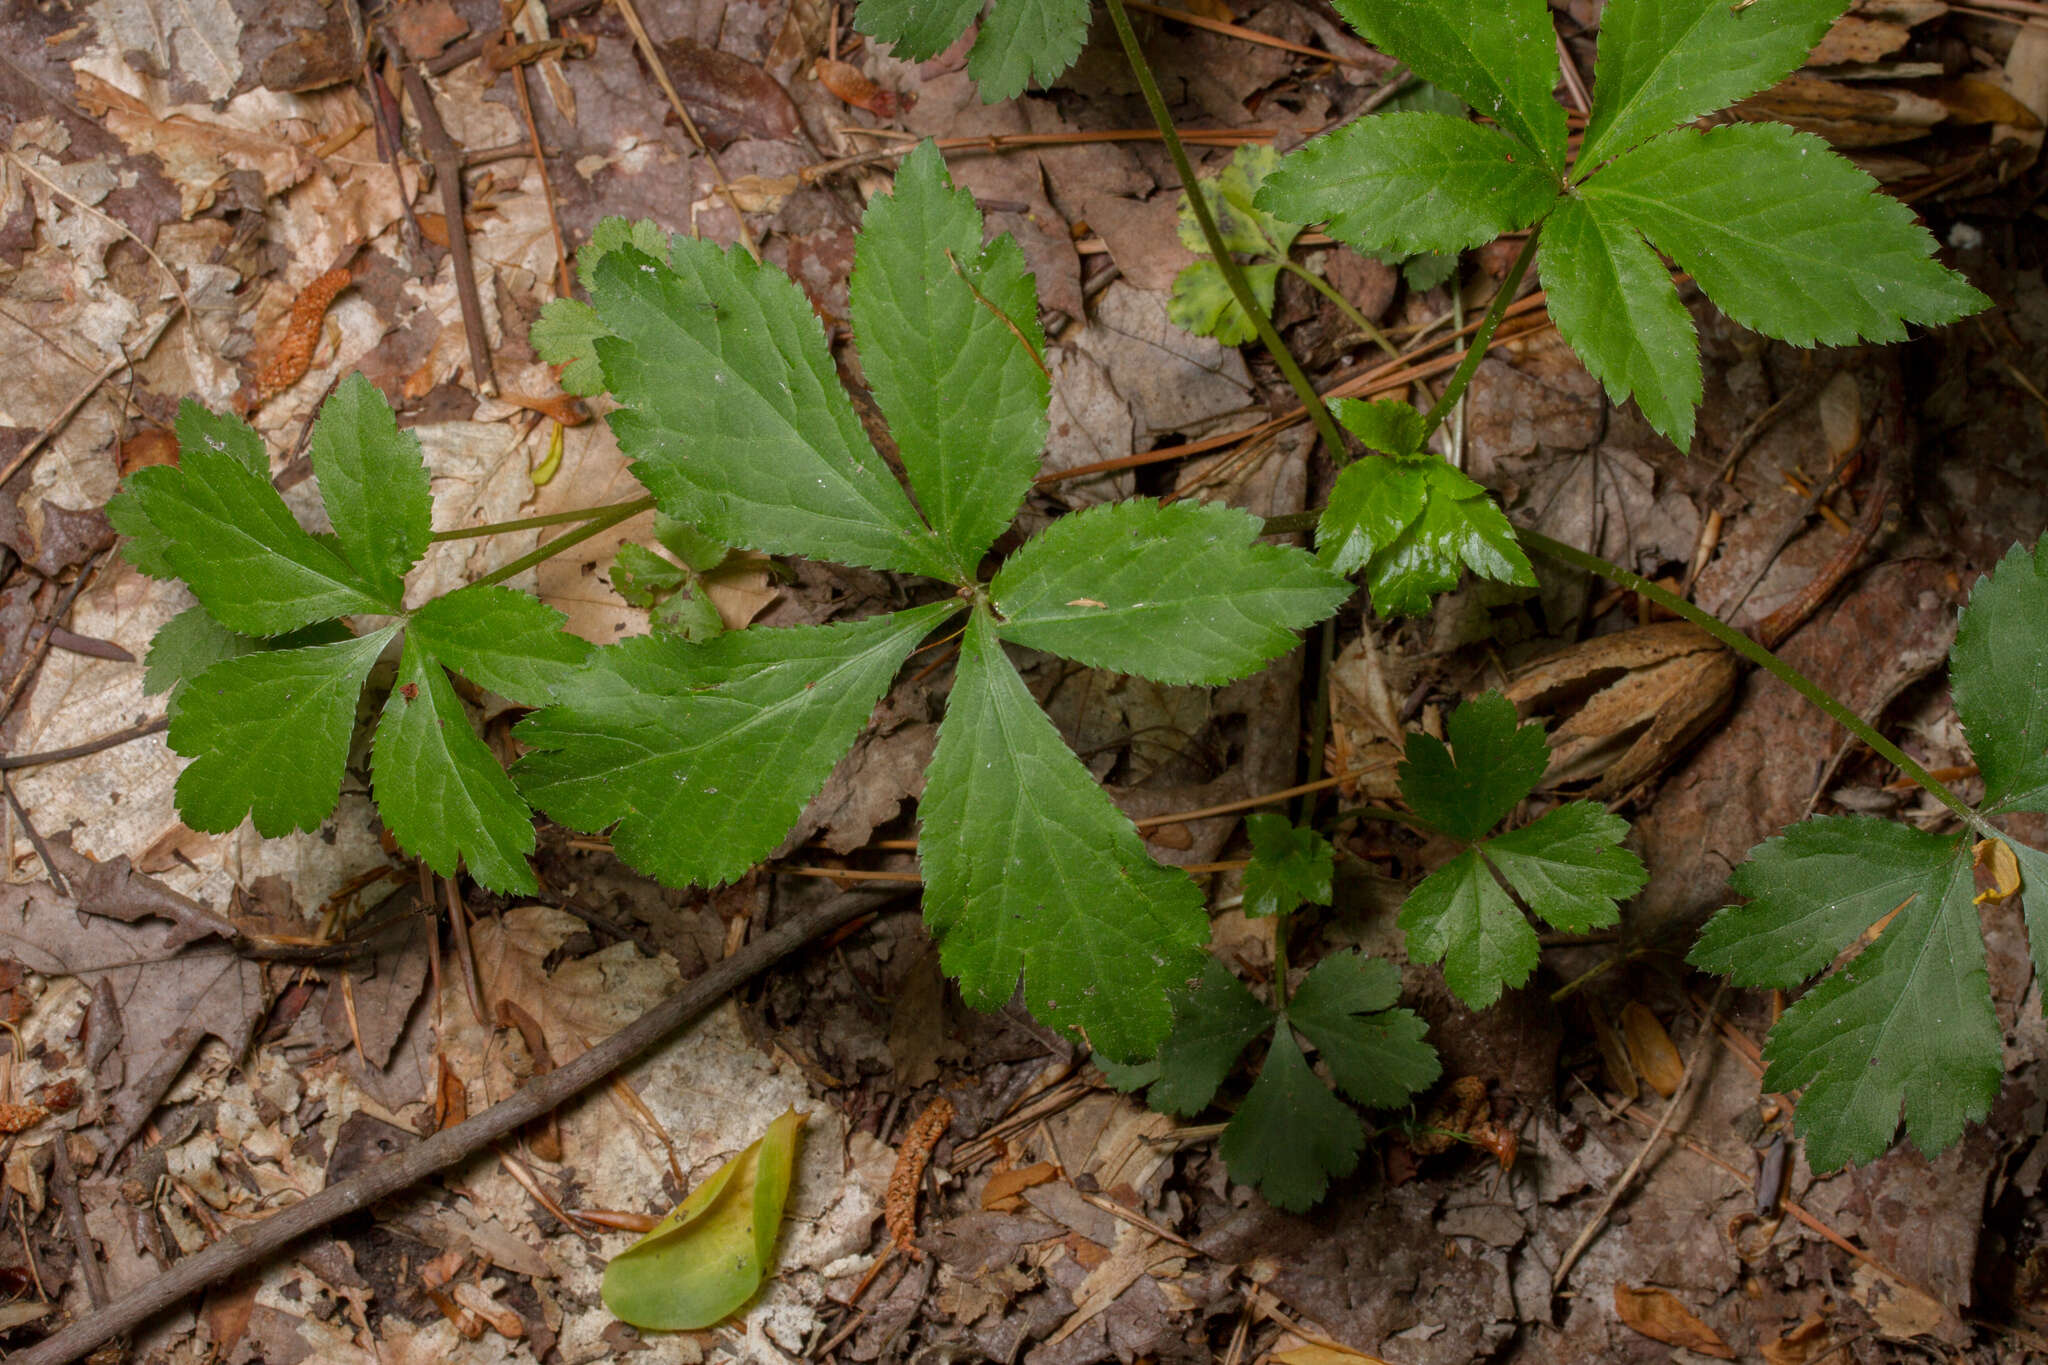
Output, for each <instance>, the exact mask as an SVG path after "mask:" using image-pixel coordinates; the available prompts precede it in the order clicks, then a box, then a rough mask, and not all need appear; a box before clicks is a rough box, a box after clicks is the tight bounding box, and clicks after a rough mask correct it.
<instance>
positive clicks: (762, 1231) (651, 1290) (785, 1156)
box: [601, 1109, 805, 1332]
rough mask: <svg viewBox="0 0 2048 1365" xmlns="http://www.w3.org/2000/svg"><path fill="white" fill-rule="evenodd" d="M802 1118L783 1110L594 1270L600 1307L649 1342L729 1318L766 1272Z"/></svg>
mask: <svg viewBox="0 0 2048 1365" xmlns="http://www.w3.org/2000/svg"><path fill="white" fill-rule="evenodd" d="M804 1118H805V1115H803V1114H800V1113H798V1112H797V1111H796V1110H794V1109H792V1110H790V1111H789V1112H788V1113H786V1114H784V1115H783V1116H782V1117H781V1118H778V1119H776V1120H775V1122H773V1123H771V1124H769V1125H768V1131H767V1132H766V1133H765V1134H763V1135H762V1136H761V1138H760V1140H759V1141H757V1142H755V1143H754V1144H753V1145H752V1146H751V1147H749V1148H747V1149H746V1150H745V1151H744V1152H741V1153H740V1154H739V1155H738V1156H736V1157H734V1158H733V1159H732V1160H730V1161H728V1162H726V1163H725V1165H723V1166H721V1167H719V1168H718V1170H717V1171H716V1172H714V1173H713V1174H712V1176H711V1178H710V1179H708V1180H706V1181H705V1182H704V1183H703V1184H701V1185H699V1186H698V1187H697V1188H696V1189H694V1190H692V1191H690V1195H689V1198H687V1199H685V1200H684V1201H683V1202H682V1203H680V1204H678V1205H677V1206H676V1208H675V1211H674V1212H673V1213H671V1214H669V1216H668V1217H666V1218H664V1219H662V1220H661V1222H660V1224H659V1225H657V1226H656V1227H655V1229H654V1230H653V1231H652V1232H649V1233H648V1234H647V1235H646V1236H645V1237H642V1238H641V1239H640V1240H639V1241H637V1242H635V1243H633V1245H632V1246H630V1247H627V1248H626V1249H625V1250H624V1251H622V1252H620V1253H619V1254H618V1255H617V1256H614V1257H613V1258H612V1259H611V1263H610V1264H609V1265H607V1266H605V1268H604V1283H603V1285H602V1287H601V1292H602V1294H603V1295H604V1306H605V1307H606V1308H609V1309H610V1310H611V1311H612V1313H613V1314H614V1315H615V1316H616V1317H618V1318H619V1319H620V1320H621V1321H623V1322H628V1323H631V1324H632V1325H633V1326H635V1327H639V1328H642V1329H645V1330H650V1331H658V1332H689V1331H696V1330H699V1329H701V1328H705V1327H709V1326H711V1325H712V1324H714V1323H716V1322H718V1321H719V1320H721V1319H723V1318H725V1317H728V1316H730V1315H731V1314H733V1313H735V1312H737V1311H739V1309H740V1308H741V1306H743V1305H744V1304H745V1303H746V1301H747V1300H748V1299H751V1298H752V1297H754V1293H755V1291H757V1290H758V1289H760V1287H761V1281H762V1280H763V1279H765V1278H767V1276H768V1274H769V1272H770V1270H771V1269H773V1267H774V1264H775V1237H776V1233H777V1232H778V1230H779V1229H780V1228H781V1226H782V1211H783V1206H784V1204H786V1203H787V1202H788V1199H789V1183H790V1173H791V1171H792V1169H793V1168H794V1166H795V1163H796V1147H797V1140H798V1137H799V1136H800V1134H801V1132H802V1129H803V1124H804Z"/></svg>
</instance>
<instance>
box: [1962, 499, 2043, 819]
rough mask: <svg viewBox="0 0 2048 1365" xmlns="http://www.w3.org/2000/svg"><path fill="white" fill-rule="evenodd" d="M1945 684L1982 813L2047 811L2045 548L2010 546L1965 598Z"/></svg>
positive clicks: (2041, 545)
mask: <svg viewBox="0 0 2048 1365" xmlns="http://www.w3.org/2000/svg"><path fill="white" fill-rule="evenodd" d="M1949 682H1950V686H1951V687H1952V688H1953V689H1954V692H1955V702H1956V714H1957V715H1958V716H1960V717H1962V721H1963V732H1964V733H1965V734H1967V735H1968V736H1969V737H1970V750H1971V752H1972V753H1974V754H1975V755H1976V758H1977V767H1978V769H1979V771H1981V772H1982V773H1983V774H1984V804H1985V806H1986V807H1988V808H1992V809H1999V810H2048V540H2043V541H2042V542H2041V543H2040V544H2039V545H2037V546H2035V548H2034V552H2033V553H2032V554H2029V553H2027V551H2026V550H2025V549H2023V548H2021V547H2019V546H2017V545H2016V546H2014V547H2013V548H2012V549H2011V550H2010V551H2009V552H2007V554H2006V556H2005V558H2004V559H2003V560H2002V561H2000V563H1999V565H1998V567H1997V569H1996V570H1994V571H1993V572H1992V574H1991V576H1990V577H1989V578H1985V579H1982V580H1980V581H1979V582H1978V584H1977V586H1976V588H1975V589H1974V590H1973V591H1972V592H1971V594H1970V604H1969V605H1968V606H1967V607H1965V608H1963V619H1962V622H1961V623H1960V624H1959V625H1958V626H1957V628H1956V643H1955V648H1954V649H1953V650H1951V651H1950V654H1949Z"/></svg>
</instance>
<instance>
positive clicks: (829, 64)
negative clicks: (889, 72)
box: [811, 57, 917, 118]
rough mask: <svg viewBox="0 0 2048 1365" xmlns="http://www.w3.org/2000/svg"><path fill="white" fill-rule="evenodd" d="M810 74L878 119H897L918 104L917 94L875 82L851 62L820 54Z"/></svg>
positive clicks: (854, 105)
mask: <svg viewBox="0 0 2048 1365" xmlns="http://www.w3.org/2000/svg"><path fill="white" fill-rule="evenodd" d="M811 74H812V75H813V76H815V77H817V78H818V84H820V85H822V86H824V87H825V88H826V89H827V90H829V91H831V92H832V93H833V95H835V96H837V97H838V98H839V99H841V100H843V101H845V102H846V103H847V104H850V105H852V106H853V107H854V108H856V109H865V110H867V111H868V112H869V113H870V114H873V115H874V116H875V117H876V118H895V117H896V116H897V115H899V114H901V113H903V112H904V111H905V110H907V109H909V108H910V106H911V105H913V104H916V103H917V96H915V95H899V94H897V93H896V92H895V91H894V90H885V89H883V88H882V87H881V86H879V85H876V84H875V83H874V82H873V81H871V80H869V79H868V74H867V73H866V72H865V71H862V70H861V69H860V68H859V67H857V66H854V65H853V64H852V63H850V62H840V61H834V60H833V59H832V58H830V57H820V58H818V60H817V61H815V62H813V63H811Z"/></svg>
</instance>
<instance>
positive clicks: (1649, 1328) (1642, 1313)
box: [1614, 1280, 1735, 1360]
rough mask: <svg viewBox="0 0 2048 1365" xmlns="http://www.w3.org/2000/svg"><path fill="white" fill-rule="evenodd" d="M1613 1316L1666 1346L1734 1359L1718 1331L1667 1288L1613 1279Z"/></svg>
mask: <svg viewBox="0 0 2048 1365" xmlns="http://www.w3.org/2000/svg"><path fill="white" fill-rule="evenodd" d="M1614 1315H1615V1316H1616V1317H1618V1318H1620V1319H1621V1321H1622V1325H1623V1326H1625V1327H1629V1328H1631V1329H1633V1330H1635V1331H1638V1332H1641V1333H1642V1334H1643V1335H1644V1336H1646V1337H1649V1338H1651V1339H1652V1340H1655V1341H1661V1342H1663V1343H1665V1344H1666V1345H1667V1346H1682V1347H1684V1348H1685V1349H1686V1350H1688V1351H1697V1352H1699V1353H1700V1354H1701V1355H1703V1356H1713V1357H1714V1358H1715V1359H1717V1360H1733V1359H1735V1352H1734V1350H1733V1349H1732V1348H1730V1347H1729V1345H1728V1343H1727V1342H1725V1341H1723V1340H1722V1339H1721V1334H1720V1333H1719V1332H1716V1331H1715V1330H1714V1329H1713V1328H1711V1327H1709V1326H1707V1324H1705V1323H1704V1322H1701V1321H1700V1320H1699V1319H1698V1318H1697V1317H1694V1316H1693V1313H1692V1310H1691V1309H1689V1308H1687V1307H1686V1306H1685V1305H1684V1304H1682V1303H1680V1302H1679V1301H1678V1297H1677V1296H1676V1295H1675V1294H1673V1293H1672V1292H1671V1291H1670V1290H1668V1289H1659V1288H1658V1287H1657V1286H1655V1285H1645V1286H1643V1287H1642V1288H1641V1289H1637V1288H1635V1287H1634V1286H1632V1285H1626V1284H1622V1283H1621V1282H1620V1281H1618V1280H1617V1281H1616V1282H1615V1285H1614Z"/></svg>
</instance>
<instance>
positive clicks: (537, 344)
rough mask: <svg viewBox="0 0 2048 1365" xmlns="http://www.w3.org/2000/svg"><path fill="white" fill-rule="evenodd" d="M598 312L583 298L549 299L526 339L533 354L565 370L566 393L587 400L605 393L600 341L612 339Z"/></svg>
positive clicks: (562, 372) (562, 378)
mask: <svg viewBox="0 0 2048 1365" xmlns="http://www.w3.org/2000/svg"><path fill="white" fill-rule="evenodd" d="M610 335H611V333H610V332H609V331H607V330H606V328H605V325H604V324H603V323H602V322H600V321H598V317H597V310H596V309H595V308H592V307H591V306H590V305H589V304H587V303H585V302H583V301H582V300H581V299H549V300H548V301H547V302H546V303H544V304H542V305H541V306H540V316H539V317H537V318H535V319H534V320H533V326H532V327H531V328H530V329H529V330H528V331H527V334H526V339H527V341H528V342H530V343H531V344H532V346H533V353H534V354H535V355H537V356H539V357H540V358H541V359H542V360H544V361H546V362H547V363H548V364H550V365H559V366H561V367H562V369H561V374H560V375H559V377H558V378H557V381H556V382H557V383H559V384H561V386H562V389H563V391H564V392H567V393H573V394H578V395H581V396H582V397H585V398H588V397H590V396H591V395H592V394H598V393H603V392H604V368H603V367H602V366H600V365H599V364H598V363H597V339H598V338H599V337H601V336H610Z"/></svg>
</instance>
